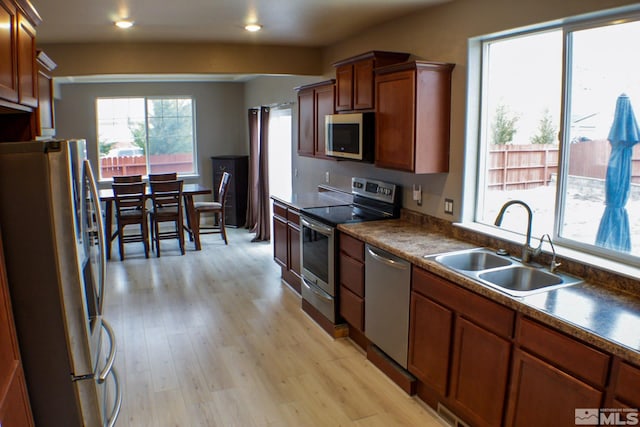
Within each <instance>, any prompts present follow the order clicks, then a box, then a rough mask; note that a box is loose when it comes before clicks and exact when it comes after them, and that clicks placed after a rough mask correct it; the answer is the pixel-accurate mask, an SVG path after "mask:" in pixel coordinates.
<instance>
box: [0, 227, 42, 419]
mask: <svg viewBox="0 0 640 427" xmlns="http://www.w3.org/2000/svg"><path fill="white" fill-rule="evenodd" d="M43 363H44V362H43ZM33 425H34V423H33V415H32V413H31V405H30V403H29V396H28V395H27V387H26V382H25V377H24V371H23V369H22V361H21V358H20V350H19V348H18V339H17V337H16V330H15V326H14V322H13V311H12V309H11V298H10V296H9V287H8V284H7V276H6V271H5V263H4V253H3V249H2V236H0V426H6V427H12V426H16V427H30V426H33Z"/></svg>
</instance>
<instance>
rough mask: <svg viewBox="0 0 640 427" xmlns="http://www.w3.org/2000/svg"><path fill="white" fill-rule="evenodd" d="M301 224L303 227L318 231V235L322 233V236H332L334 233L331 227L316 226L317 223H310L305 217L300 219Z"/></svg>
mask: <svg viewBox="0 0 640 427" xmlns="http://www.w3.org/2000/svg"><path fill="white" fill-rule="evenodd" d="M300 224H301V225H302V226H303V227H307V228H310V229H312V230H314V231H317V232H318V233H322V234H324V235H326V236H330V235H331V233H332V231H333V228H331V227H327V226H324V225H320V224H316V223H315V222H309V221H308V220H307V219H306V218H303V217H300Z"/></svg>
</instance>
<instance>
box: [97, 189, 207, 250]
mask: <svg viewBox="0 0 640 427" xmlns="http://www.w3.org/2000/svg"><path fill="white" fill-rule="evenodd" d="M145 189H146V190H145V196H146V197H147V198H151V187H150V186H149V184H147V185H146V187H145ZM211 193H212V190H211V188H209V187H206V186H204V185H201V184H184V185H183V187H182V197H183V199H184V206H185V209H186V212H187V218H186V219H187V224H186V225H184V227H185V229H186V230H187V232H188V233H189V236H190V238H191V240H193V242H194V245H195V249H196V250H197V251H199V250H200V249H202V246H201V245H200V230H199V229H198V227H197V226H196V227H194V226H193V224H197V223H198V222H197V220H196V217H195V215H196V210H195V208H194V206H193V196H199V195H206V194H211ZM99 197H100V201H101V202H104V213H105V220H104V231H105V233H104V234H105V236H106V239H105V240H106V241H107V242H106V243H107V248H106V255H107V259H111V242H112V241H113V239H114V238H115V237H116V236H117V233H113V230H112V228H113V202H114V201H115V197H114V195H113V189H112V188H103V189H101V190H100V191H99Z"/></svg>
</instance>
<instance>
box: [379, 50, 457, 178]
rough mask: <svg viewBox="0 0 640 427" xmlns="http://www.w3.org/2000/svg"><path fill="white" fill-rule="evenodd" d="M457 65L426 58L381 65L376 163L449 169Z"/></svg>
mask: <svg viewBox="0 0 640 427" xmlns="http://www.w3.org/2000/svg"><path fill="white" fill-rule="evenodd" d="M453 68H454V65H453V64H446V63H439V62H426V61H412V62H405V63H402V64H396V65H390V66H387V67H383V68H376V70H375V72H376V77H375V88H376V113H377V114H376V157H375V164H376V166H379V167H383V168H389V169H396V170H401V171H407V172H413V173H443V172H448V171H449V125H450V113H451V73H452V71H453Z"/></svg>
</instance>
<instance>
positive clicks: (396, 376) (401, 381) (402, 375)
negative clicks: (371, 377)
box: [367, 344, 417, 396]
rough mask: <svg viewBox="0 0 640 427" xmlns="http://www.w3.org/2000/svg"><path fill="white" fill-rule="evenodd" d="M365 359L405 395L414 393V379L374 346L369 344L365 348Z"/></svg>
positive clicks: (415, 381)
mask: <svg viewBox="0 0 640 427" xmlns="http://www.w3.org/2000/svg"><path fill="white" fill-rule="evenodd" d="M367 359H368V360H369V361H370V362H371V363H373V364H374V365H375V367H376V368H378V369H380V370H381V371H382V372H383V373H384V374H385V375H386V376H387V377H389V379H391V381H393V382H394V383H396V385H397V386H398V387H400V388H401V389H402V390H403V391H404V392H405V393H407V394H408V395H410V396H413V395H414V394H415V393H416V383H417V379H416V377H414V376H413V375H411V374H410V373H409V372H407V371H406V370H405V369H403V368H402V366H400V365H398V364H397V363H396V362H395V361H394V360H393V359H391V358H390V357H389V356H387V355H386V354H384V352H383V351H382V350H380V349H379V348H378V347H376V346H375V345H374V344H369V346H368V347H367Z"/></svg>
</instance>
